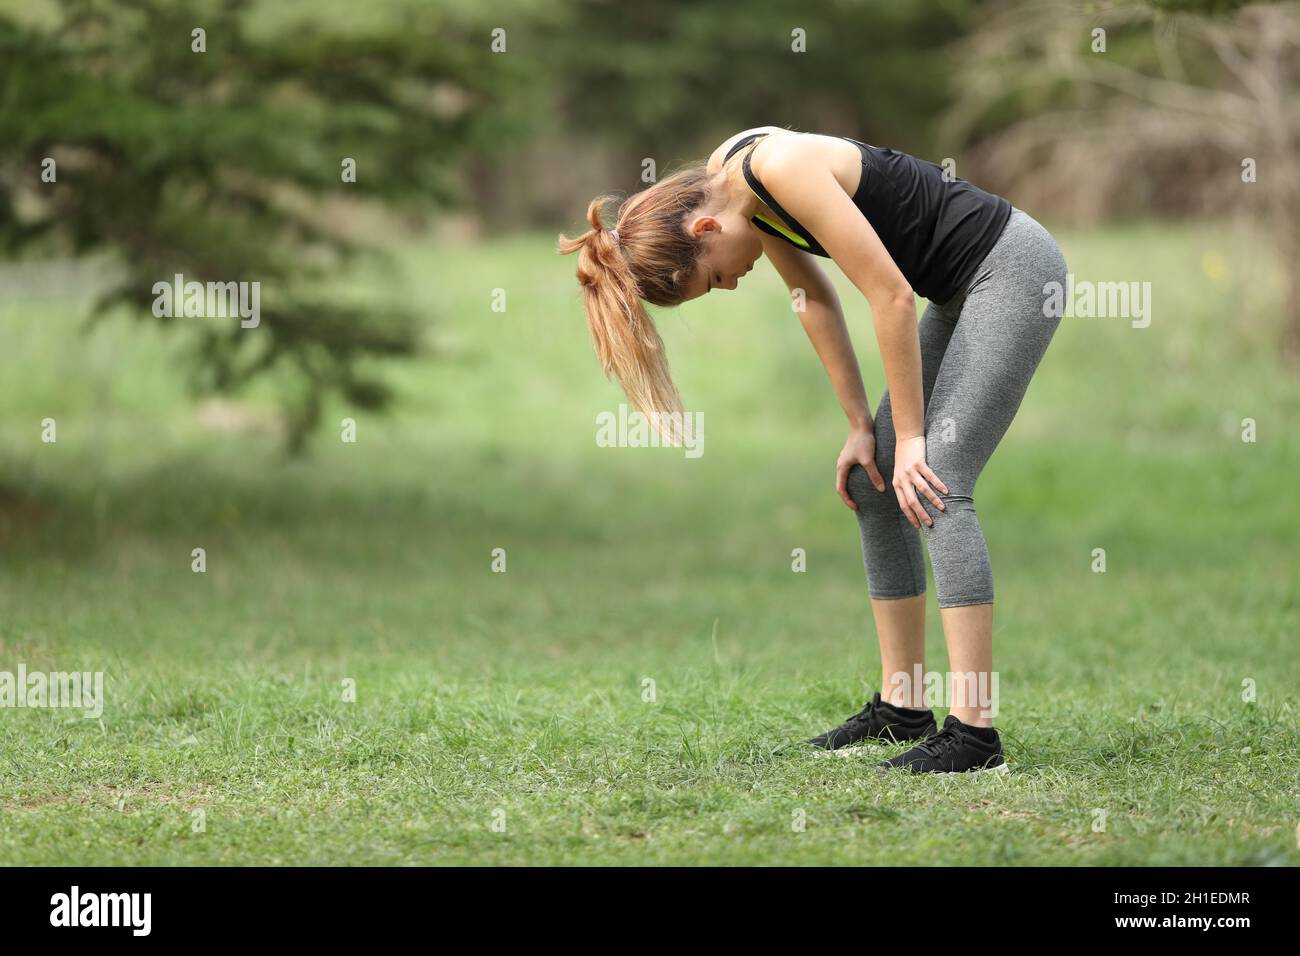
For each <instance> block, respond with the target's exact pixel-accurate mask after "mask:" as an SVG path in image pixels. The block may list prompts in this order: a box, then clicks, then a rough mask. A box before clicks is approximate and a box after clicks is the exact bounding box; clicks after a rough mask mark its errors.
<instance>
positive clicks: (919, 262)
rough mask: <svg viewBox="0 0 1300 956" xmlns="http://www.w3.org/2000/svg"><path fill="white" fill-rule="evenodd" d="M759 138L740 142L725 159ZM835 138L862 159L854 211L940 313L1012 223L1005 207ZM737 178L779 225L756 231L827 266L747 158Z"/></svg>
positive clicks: (894, 156) (920, 165) (921, 164)
mask: <svg viewBox="0 0 1300 956" xmlns="http://www.w3.org/2000/svg"><path fill="white" fill-rule="evenodd" d="M766 135H767V134H766V133H751V134H750V135H748V136H745V137H742V138H741V139H740V140H738V141H737V142H736V143H735V144H734V145H733V146H732V147H731V149H729V150H728V151H727V157H726V158H727V159H730V158H731V157H732V156H733V155H735V153H736V152H737V151H738V150H741V149H744V148H745V147H746V146H748V145H749V144H751V143H753V142H755V141H756V140H758V139H759V138H760V137H763V136H766ZM840 138H841V139H845V140H848V141H849V142H850V143H853V144H854V145H856V146H857V147H858V149H859V150H860V151H861V153H862V179H861V181H860V182H859V184H858V188H857V191H856V192H855V193H854V194H853V204H854V205H855V206H857V207H858V209H860V210H861V211H862V215H863V216H865V217H866V220H867V222H869V223H871V227H872V228H873V229H874V230H875V231H876V234H877V235H878V236H880V241H881V242H882V243H883V244H884V246H885V248H886V249H887V250H888V251H889V254H890V256H892V257H893V259H894V262H895V263H896V264H897V266H898V269H899V271H900V272H902V273H903V277H904V278H906V279H907V281H908V283H910V284H911V286H912V289H913V290H915V291H916V292H917V293H918V294H919V295H922V296H924V297H925V298H927V299H929V300H930V301H931V302H934V303H936V304H938V305H943V304H944V303H945V302H947V301H948V300H949V299H951V298H952V297H953V296H955V295H957V293H959V292H961V291H962V290H963V289H965V287H966V283H967V282H968V281H969V280H970V278H971V276H972V275H973V274H974V272H975V270H976V269H977V268H978V267H979V264H980V263H981V262H983V261H984V257H985V256H987V255H988V253H989V250H990V249H992V248H993V245H994V244H995V243H996V242H997V241H998V237H999V236H1001V235H1002V230H1003V228H1004V227H1005V226H1006V224H1007V220H1008V219H1009V218H1010V217H1011V203H1009V202H1007V200H1005V199H1003V198H1002V197H1001V196H995V195H993V194H992V193H988V192H985V191H984V190H982V189H980V188H979V187H977V186H972V185H971V184H970V183H968V182H966V181H965V180H964V179H956V178H953V179H951V180H948V179H945V178H944V171H943V169H942V168H940V167H939V166H936V165H935V164H934V163H928V162H925V161H923V160H919V159H916V158H915V157H913V156H909V155H908V154H907V153H900V152H899V151H898V150H894V149H883V148H881V147H879V146H868V145H867V144H866V143H860V142H858V141H857V140H856V139H849V137H847V136H842V137H840ZM751 152H752V150H751ZM744 173H745V181H746V182H748V183H749V188H750V189H752V190H753V191H754V193H755V195H757V196H758V197H759V198H760V199H762V200H763V202H765V203H767V205H768V208H770V209H771V210H772V211H773V212H774V213H776V214H777V215H778V216H780V217H781V219H782V220H783V221H782V222H780V223H774V222H771V221H770V220H768V219H766V218H760V217H757V216H756V217H755V218H754V220H753V222H754V225H755V226H757V227H758V228H759V229H761V230H762V231H763V232H766V233H768V234H769V235H773V236H776V237H777V238H780V239H784V240H785V241H786V242H789V243H790V244H791V245H793V246H795V247H796V248H799V249H803V250H805V251H806V252H811V253H812V254H813V255H817V256H823V257H825V258H830V254H829V253H828V252H827V251H826V250H825V249H824V248H822V245H821V243H819V242H818V241H817V240H816V238H814V237H813V235H812V233H810V232H809V231H808V230H807V229H805V228H804V227H803V226H802V225H800V223H799V222H798V221H797V220H795V219H794V218H793V217H792V216H790V215H789V214H788V213H787V212H786V211H785V210H784V209H782V208H781V206H780V204H779V203H778V202H777V201H776V200H775V199H773V198H772V194H771V193H769V192H768V191H767V189H765V188H764V186H763V184H762V183H760V182H759V181H758V177H757V176H755V175H754V174H753V172H752V171H751V170H750V168H749V153H746V154H745V159H744Z"/></svg>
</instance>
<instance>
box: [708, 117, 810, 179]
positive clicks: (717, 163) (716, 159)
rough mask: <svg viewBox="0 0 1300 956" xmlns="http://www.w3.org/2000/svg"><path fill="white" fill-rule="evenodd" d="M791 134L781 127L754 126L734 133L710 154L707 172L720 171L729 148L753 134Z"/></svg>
mask: <svg viewBox="0 0 1300 956" xmlns="http://www.w3.org/2000/svg"><path fill="white" fill-rule="evenodd" d="M792 132H795V130H790V129H785V128H783V127H781V126H755V127H754V128H753V129H747V130H742V131H741V132H739V133H736V134H735V135H733V136H728V137H727V138H726V139H724V140H723V141H722V145H720V146H719V147H718V148H717V149H715V150H714V151H713V152H712V154H710V156H709V165H708V169H709V172H711V173H716V172H717V171H718V170H719V169H721V168H722V161H723V159H724V158H725V157H726V155H727V151H728V150H729V149H731V147H732V146H734V145H735V144H736V143H737V142H739V141H740V140H742V139H744V138H745V137H746V136H752V135H753V134H755V133H763V134H768V133H792Z"/></svg>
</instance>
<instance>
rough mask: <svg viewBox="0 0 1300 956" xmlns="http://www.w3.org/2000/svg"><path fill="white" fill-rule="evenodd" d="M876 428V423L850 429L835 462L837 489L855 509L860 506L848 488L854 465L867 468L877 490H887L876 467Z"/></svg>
mask: <svg viewBox="0 0 1300 956" xmlns="http://www.w3.org/2000/svg"><path fill="white" fill-rule="evenodd" d="M874 429H875V426H874V425H871V424H868V425H866V426H865V427H863V428H854V429H853V430H852V431H850V432H849V437H848V440H847V441H846V442H845V443H844V450H843V451H841V452H840V457H839V460H838V461H836V462H835V490H836V491H838V492H839V495H840V497H841V498H842V499H844V503H845V504H846V505H848V506H849V507H850V508H852V509H853V510H854V511H856V510H857V509H858V506H857V505H856V504H854V502H853V499H852V498H851V497H850V496H849V490H848V480H849V472H850V471H851V470H852V469H853V466H854V465H861V466H862V467H863V468H864V469H866V472H867V477H868V478H870V479H871V483H872V484H873V485H875V486H876V490H877V491H884V490H885V480H884V479H883V478H881V477H880V469H879V468H877V467H876V435H875V431H874Z"/></svg>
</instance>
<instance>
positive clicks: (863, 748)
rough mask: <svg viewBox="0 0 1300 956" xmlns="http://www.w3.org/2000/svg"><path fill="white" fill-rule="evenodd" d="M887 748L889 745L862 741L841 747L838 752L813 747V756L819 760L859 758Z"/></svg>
mask: <svg viewBox="0 0 1300 956" xmlns="http://www.w3.org/2000/svg"><path fill="white" fill-rule="evenodd" d="M888 746H890V744H883V743H867V742H866V741H862V742H860V743H856V744H849V745H848V746H847V747H841V748H840V749H839V750H824V749H823V748H821V747H814V748H813V756H814V757H817V758H819V759H825V758H826V757H861V756H866V755H868V754H870V755H871V756H875V754H874V751H877V750H879V749H880V748H881V747H888Z"/></svg>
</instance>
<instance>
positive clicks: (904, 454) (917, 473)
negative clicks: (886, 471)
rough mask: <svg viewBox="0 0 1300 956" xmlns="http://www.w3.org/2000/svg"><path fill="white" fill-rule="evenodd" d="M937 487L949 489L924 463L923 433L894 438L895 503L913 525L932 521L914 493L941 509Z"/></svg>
mask: <svg viewBox="0 0 1300 956" xmlns="http://www.w3.org/2000/svg"><path fill="white" fill-rule="evenodd" d="M935 488H938V489H939V493H940V494H945V495H946V494H947V493H948V486H947V485H945V484H944V483H943V482H942V481H940V480H939V476H938V475H936V474H935V473H934V472H933V471H931V470H930V466H929V465H927V464H926V463H925V436H924V435H917V436H916V437H915V438H903V439H899V440H898V441H896V442H895V448H894V494H895V495H897V496H898V506H899V507H900V508H902V509H903V514H905V515H907V520H908V521H910V522H912V527H914V528H919V527H921V525H925V526H926V527H930V526H931V525H933V524H934V522H933V521H932V520H931V519H930V516H929V515H928V514H926V511H925V508H923V507H922V506H921V502H920V500H919V499H918V498H917V497H916V493H917V492H918V491H919V492H920V493H921V494H923V495H924V496H925V497H926V498H928V499H930V503H931V504H932V505H934V506H935V507H936V508H938V509H939V510H940V511H943V510H944V507H943V501H942V500H941V499H940V498H939V495H937V494H935V493H934V489H935Z"/></svg>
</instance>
